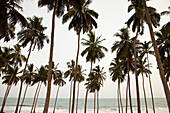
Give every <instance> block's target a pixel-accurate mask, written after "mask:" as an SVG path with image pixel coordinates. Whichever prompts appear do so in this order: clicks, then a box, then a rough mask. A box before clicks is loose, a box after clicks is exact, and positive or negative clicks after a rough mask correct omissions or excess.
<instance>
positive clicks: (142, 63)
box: [137, 57, 151, 113]
mask: <svg viewBox="0 0 170 113" xmlns="http://www.w3.org/2000/svg"><path fill="white" fill-rule="evenodd" d="M146 60H147V58H144V60H143V59H142V57H138V63H137V67H138V70H137V74H138V75H139V74H142V84H143V92H144V99H145V108H146V113H148V105H147V100H146V93H145V85H144V84H145V83H144V75H143V74H144V73H145V74H146V75H147V74H149V73H151V72H150V70H149V69H147V67H148V65H149V64H146V63H147V61H146Z"/></svg>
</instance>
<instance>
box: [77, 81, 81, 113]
mask: <svg viewBox="0 0 170 113" xmlns="http://www.w3.org/2000/svg"><path fill="white" fill-rule="evenodd" d="M79 85H80V82H78V88H77V106H76V113H78V100H79Z"/></svg>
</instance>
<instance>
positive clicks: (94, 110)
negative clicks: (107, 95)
mask: <svg viewBox="0 0 170 113" xmlns="http://www.w3.org/2000/svg"><path fill="white" fill-rule="evenodd" d="M95 111H96V92H95V91H94V113H95Z"/></svg>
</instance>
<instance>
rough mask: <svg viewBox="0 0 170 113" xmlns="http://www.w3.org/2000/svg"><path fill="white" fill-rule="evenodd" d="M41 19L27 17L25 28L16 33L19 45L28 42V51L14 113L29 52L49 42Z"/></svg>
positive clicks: (25, 44) (16, 110) (24, 45)
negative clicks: (27, 21)
mask: <svg viewBox="0 0 170 113" xmlns="http://www.w3.org/2000/svg"><path fill="white" fill-rule="evenodd" d="M42 19H43V18H38V17H36V16H34V17H33V18H28V20H29V23H28V26H27V28H25V29H22V30H21V31H20V32H19V33H18V34H17V35H18V40H19V43H22V44H21V45H22V46H23V47H26V46H27V44H28V43H30V48H29V53H28V56H27V60H26V63H25V67H24V71H23V77H22V78H21V85H20V90H19V96H18V101H17V106H16V109H15V113H17V112H18V107H19V102H20V97H21V92H22V86H23V80H24V74H25V72H26V67H27V64H28V60H29V57H30V54H31V51H32V50H34V49H35V47H36V46H37V49H38V50H40V49H42V48H43V47H44V41H45V40H46V41H47V43H48V42H49V39H48V37H47V36H46V35H45V34H44V33H43V32H44V30H45V29H46V27H44V26H43V25H42Z"/></svg>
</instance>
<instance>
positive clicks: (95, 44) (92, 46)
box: [81, 31, 108, 113]
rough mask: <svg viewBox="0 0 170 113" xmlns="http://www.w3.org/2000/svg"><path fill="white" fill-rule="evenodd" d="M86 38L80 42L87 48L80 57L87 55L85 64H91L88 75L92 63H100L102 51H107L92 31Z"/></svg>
mask: <svg viewBox="0 0 170 113" xmlns="http://www.w3.org/2000/svg"><path fill="white" fill-rule="evenodd" d="M87 36H88V37H89V40H87V39H84V38H83V39H82V40H83V41H84V42H82V45H83V46H87V48H86V49H85V50H83V51H82V53H81V55H82V56H84V55H86V54H87V55H86V62H90V63H91V66H90V73H91V71H92V66H93V63H95V62H96V59H97V60H98V61H100V59H102V58H104V57H105V54H104V52H103V51H105V52H107V51H108V50H107V48H106V47H104V46H101V45H100V44H101V42H102V41H104V40H105V39H101V36H99V37H96V36H95V32H92V31H90V32H89V34H87ZM89 75H90V74H89ZM89 80H90V79H89ZM88 90H89V88H88V87H87V90H86V97H85V108H84V112H85V113H86V106H87V96H88Z"/></svg>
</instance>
